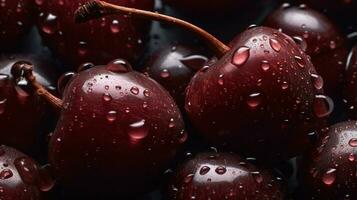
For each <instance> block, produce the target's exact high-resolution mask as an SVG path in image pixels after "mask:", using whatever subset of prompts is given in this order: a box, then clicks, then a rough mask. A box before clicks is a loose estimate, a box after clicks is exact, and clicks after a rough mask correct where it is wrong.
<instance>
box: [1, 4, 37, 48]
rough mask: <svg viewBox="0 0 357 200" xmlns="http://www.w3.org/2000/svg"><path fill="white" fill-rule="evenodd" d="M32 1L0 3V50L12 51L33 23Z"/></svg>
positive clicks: (33, 10)
mask: <svg viewBox="0 0 357 200" xmlns="http://www.w3.org/2000/svg"><path fill="white" fill-rule="evenodd" d="M33 2H34V1H33V0H10V1H1V2H0V49H2V50H4V49H6V50H9V49H13V48H14V46H15V45H16V43H18V42H19V41H20V40H21V38H22V37H23V36H24V35H25V34H26V33H27V32H28V30H29V29H30V28H31V26H32V25H33V22H34V18H35V13H34V12H35V9H34V8H35V7H34V3H33Z"/></svg>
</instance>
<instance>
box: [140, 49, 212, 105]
mask: <svg viewBox="0 0 357 200" xmlns="http://www.w3.org/2000/svg"><path fill="white" fill-rule="evenodd" d="M207 61H208V58H207V57H206V56H203V55H201V54H200V53H199V51H198V50H195V49H193V48H190V47H186V46H182V45H173V46H168V47H165V48H162V49H160V50H158V51H157V52H156V54H154V55H153V56H152V57H151V58H150V59H149V60H148V62H147V64H146V65H145V66H146V69H145V71H146V72H147V73H148V75H149V76H150V77H151V78H153V79H155V80H156V81H157V82H159V83H160V84H161V85H162V86H164V87H165V88H166V89H167V90H168V91H169V92H170V94H171V95H172V96H173V97H174V98H175V100H176V102H177V103H178V104H179V106H182V107H183V105H184V102H185V90H186V87H187V85H188V83H189V82H190V80H191V78H192V77H193V75H194V74H195V72H197V71H198V70H199V69H201V68H202V67H203V66H204V65H205V63H206V62H207Z"/></svg>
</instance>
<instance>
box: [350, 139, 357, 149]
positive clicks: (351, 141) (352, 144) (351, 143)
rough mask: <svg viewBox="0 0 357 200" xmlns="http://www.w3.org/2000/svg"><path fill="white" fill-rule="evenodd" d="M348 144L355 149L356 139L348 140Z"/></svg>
mask: <svg viewBox="0 0 357 200" xmlns="http://www.w3.org/2000/svg"><path fill="white" fill-rule="evenodd" d="M348 144H349V145H350V146H351V147H357V138H352V139H350V141H348Z"/></svg>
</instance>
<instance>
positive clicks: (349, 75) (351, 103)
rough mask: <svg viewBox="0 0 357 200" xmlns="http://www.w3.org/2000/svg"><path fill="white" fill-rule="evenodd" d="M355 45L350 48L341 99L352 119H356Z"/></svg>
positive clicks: (356, 64) (356, 58)
mask: <svg viewBox="0 0 357 200" xmlns="http://www.w3.org/2000/svg"><path fill="white" fill-rule="evenodd" d="M356 78H357V45H356V46H355V47H354V48H353V49H352V50H351V53H350V55H349V61H348V63H347V71H346V73H345V81H344V92H343V93H344V94H343V99H344V103H345V104H346V108H347V113H348V114H349V117H351V118H352V119H357V98H356V97H357V89H356V86H357V83H356Z"/></svg>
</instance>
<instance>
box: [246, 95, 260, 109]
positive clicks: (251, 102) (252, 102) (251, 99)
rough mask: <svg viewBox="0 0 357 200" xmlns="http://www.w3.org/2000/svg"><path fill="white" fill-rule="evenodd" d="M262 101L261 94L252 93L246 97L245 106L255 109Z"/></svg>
mask: <svg viewBox="0 0 357 200" xmlns="http://www.w3.org/2000/svg"><path fill="white" fill-rule="evenodd" d="M262 100H263V98H262V94H261V93H259V92H257V93H252V94H250V95H249V96H248V99H247V104H248V106H249V107H251V108H256V107H258V106H259V105H260V104H261V103H262Z"/></svg>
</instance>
